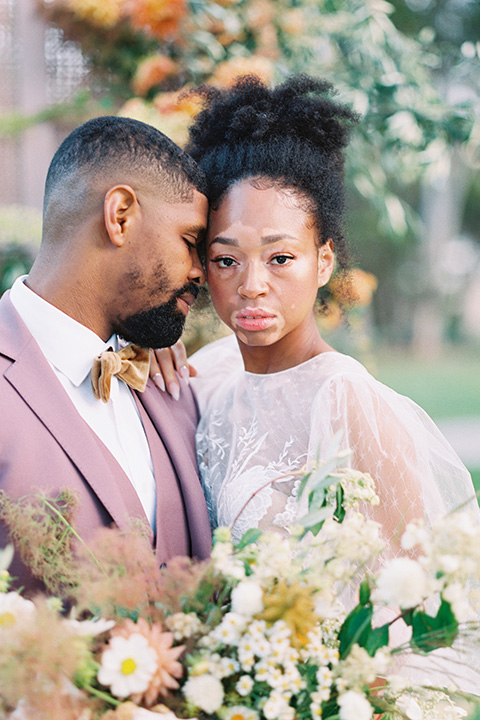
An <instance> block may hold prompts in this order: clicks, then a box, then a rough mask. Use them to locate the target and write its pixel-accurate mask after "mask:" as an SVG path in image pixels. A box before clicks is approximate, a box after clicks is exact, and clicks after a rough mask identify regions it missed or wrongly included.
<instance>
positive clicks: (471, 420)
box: [0, 0, 480, 483]
mask: <svg viewBox="0 0 480 720" xmlns="http://www.w3.org/2000/svg"><path fill="white" fill-rule="evenodd" d="M0 29H1V30H2V33H0V36H1V37H2V38H3V39H2V40H1V41H0V57H1V58H2V61H3V65H4V69H5V72H4V77H3V79H2V80H1V81H0V160H1V164H2V169H3V171H4V172H3V178H2V181H3V194H2V201H1V202H0V291H1V292H3V291H4V290H5V289H6V288H8V287H9V286H10V285H11V283H12V282H13V280H14V278H15V277H16V276H18V275H19V274H21V273H22V272H25V271H26V270H28V268H29V266H30V264H31V262H32V260H33V258H34V256H35V251H36V247H37V246H38V242H39V239H40V207H41V186H42V185H43V179H44V176H45V173H46V169H47V166H48V162H49V160H50V157H51V154H52V153H53V152H54V150H55V148H56V146H57V145H58V143H59V142H60V141H61V139H62V138H63V137H64V136H65V135H66V134H67V133H68V132H69V131H70V130H71V129H72V128H73V127H74V126H75V125H77V124H78V123H79V122H81V121H83V120H85V119H87V118H89V117H92V116H94V115H99V114H106V113H119V114H123V115H128V116H131V117H136V118H138V119H141V120H145V121H146V122H150V123H151V124H153V125H155V126H157V127H158V128H160V129H161V130H162V131H163V132H165V133H166V134H167V135H169V136H171V137H172V138H173V139H174V140H175V141H177V142H178V143H179V144H183V143H184V142H185V139H186V128H187V126H188V123H189V122H190V120H191V118H192V116H193V115H194V114H195V112H196V111H198V108H199V106H198V104H197V102H196V101H195V100H192V98H185V97H183V96H182V92H183V90H184V89H186V88H188V87H191V86H192V85H195V84H198V83H201V82H210V83H214V84H219V85H223V86H225V85H229V84H230V83H231V82H233V80H234V79H235V77H237V76H238V75H239V74H244V73H246V72H251V73H256V74H257V75H259V76H260V77H262V78H263V79H264V80H266V81H269V82H270V81H279V80H281V79H282V78H283V77H285V76H286V75H288V74H290V73H292V72H299V71H305V72H308V73H311V74H313V75H319V76H322V77H325V78H326V79H328V80H330V81H331V82H332V83H333V84H334V86H335V87H336V88H337V90H338V94H339V98H340V99H341V100H343V101H345V102H347V103H349V104H350V105H351V106H353V107H354V108H355V109H356V110H357V111H358V112H360V113H361V115H362V122H361V125H360V127H359V129H358V131H357V132H356V134H355V137H354V139H353V141H352V144H351V146H350V148H349V150H348V158H347V185H348V203H349V226H348V237H349V239H350V242H351V246H352V249H353V252H354V260H355V262H354V265H355V269H354V273H353V276H352V287H351V288H350V290H349V293H348V294H347V295H345V293H346V290H345V288H344V287H342V285H341V283H338V282H337V283H335V282H333V284H332V287H331V288H330V290H329V301H330V309H329V313H328V314H327V315H322V316H319V323H320V324H321V326H322V329H323V331H324V332H325V334H326V336H327V337H328V339H329V340H330V341H331V342H332V344H334V345H335V346H336V347H338V348H339V349H340V350H344V351H346V352H350V353H352V354H353V355H355V356H357V357H358V358H359V359H360V360H362V361H363V362H365V363H366V364H367V366H368V367H369V369H370V370H371V371H372V372H374V374H376V375H377V376H378V377H379V378H380V379H381V380H384V381H385V382H387V383H388V384H390V385H391V386H392V387H394V388H395V389H397V390H399V391H400V392H403V393H405V394H407V395H409V396H410V397H412V398H414V399H415V400H416V401H417V402H419V404H421V405H422V406H423V407H424V408H425V409H426V410H427V412H429V414H431V415H432V416H433V417H434V418H435V419H436V420H438V421H439V422H440V424H441V426H442V427H444V428H445V432H446V433H447V435H449V437H451V439H452V442H454V444H458V450H459V452H460V451H461V454H463V456H464V458H465V460H466V462H468V464H469V466H470V468H471V469H472V471H474V474H475V477H476V478H478V479H479V483H480V426H479V424H476V421H477V419H478V418H480V373H479V367H480V223H479V222H478V221H479V211H478V208H479V207H480V175H479V172H478V168H479V166H480V123H479V120H478V108H479V104H480V41H479V38H480V3H478V2H477V1H476V0H392V1H391V2H385V1H384V0H362V1H360V0H16V2H14V0H2V2H1V3H0ZM39 73H40V74H39ZM42 73H43V74H42ZM8 78H10V80H8ZM40 132H43V133H44V134H43V135H41V134H39V133H40ZM47 132H48V133H49V135H47V134H46V133H47ZM42 138H44V139H46V140H48V142H43V140H42ZM341 301H342V302H343V304H344V306H346V312H345V313H344V312H342V310H341V309H340V308H341ZM345 303H346V305H345ZM345 320H346V322H345ZM222 332H223V330H222V329H221V328H220V327H219V326H218V324H216V323H215V321H214V319H213V315H212V313H211V311H210V310H209V308H208V305H207V304H206V303H205V307H204V308H203V309H202V308H201V309H200V310H199V311H198V312H197V313H195V314H194V315H192V317H191V319H190V320H189V323H188V327H187V331H186V334H185V339H186V342H187V344H188V346H189V348H190V349H195V348H196V347H198V346H200V345H201V344H203V343H204V342H206V341H207V340H208V339H210V338H212V337H214V336H216V335H218V334H220V333H222Z"/></svg>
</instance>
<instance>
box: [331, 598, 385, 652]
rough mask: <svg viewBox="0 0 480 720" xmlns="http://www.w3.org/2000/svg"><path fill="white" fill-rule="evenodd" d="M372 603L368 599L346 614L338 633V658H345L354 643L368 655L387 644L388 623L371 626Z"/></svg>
mask: <svg viewBox="0 0 480 720" xmlns="http://www.w3.org/2000/svg"><path fill="white" fill-rule="evenodd" d="M372 618H373V605H372V603H371V602H370V601H369V600H368V601H367V602H365V603H363V602H362V594H361V596H360V602H359V604H358V605H357V606H356V607H354V608H353V610H352V611H351V612H350V613H349V615H347V617H346V618H345V621H344V623H343V625H342V627H341V630H340V632H339V634H338V638H339V640H340V646H339V652H340V658H341V659H343V658H346V657H347V656H348V654H349V652H350V650H351V649H352V647H353V646H354V645H360V647H363V648H365V650H366V651H367V652H368V654H369V655H370V657H373V656H374V655H375V653H376V652H377V650H379V649H380V648H382V647H385V646H386V645H388V627H389V626H388V624H387V625H381V626H380V627H378V628H372Z"/></svg>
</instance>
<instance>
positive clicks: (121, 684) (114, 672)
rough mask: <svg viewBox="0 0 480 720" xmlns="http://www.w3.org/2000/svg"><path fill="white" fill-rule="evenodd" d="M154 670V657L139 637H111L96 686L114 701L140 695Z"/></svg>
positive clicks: (147, 684)
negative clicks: (112, 697) (101, 686)
mask: <svg viewBox="0 0 480 720" xmlns="http://www.w3.org/2000/svg"><path fill="white" fill-rule="evenodd" d="M156 669H157V662H156V653H155V650H154V649H153V648H151V647H150V645H149V643H148V640H147V639H146V638H144V637H143V636H142V635H140V634H139V633H132V634H131V635H130V636H129V637H127V638H125V637H122V636H120V635H118V636H116V637H113V638H112V639H111V640H110V642H109V644H108V646H107V649H106V650H105V651H104V653H103V655H102V659H101V667H100V670H99V672H98V676H97V677H98V682H99V683H100V684H101V685H105V686H107V687H109V688H110V690H111V692H112V695H115V697H118V698H124V697H128V696H129V695H132V694H134V693H143V692H145V690H146V689H147V688H148V686H149V684H150V680H151V679H152V676H153V674H154V673H155V671H156Z"/></svg>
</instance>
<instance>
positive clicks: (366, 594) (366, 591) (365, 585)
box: [359, 580, 370, 605]
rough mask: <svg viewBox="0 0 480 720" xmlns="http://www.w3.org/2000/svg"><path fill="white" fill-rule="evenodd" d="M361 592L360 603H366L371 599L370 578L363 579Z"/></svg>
mask: <svg viewBox="0 0 480 720" xmlns="http://www.w3.org/2000/svg"><path fill="white" fill-rule="evenodd" d="M359 594H360V597H359V602H360V605H366V604H367V603H368V602H369V601H370V585H369V582H368V580H363V581H362V582H361V583H360V591H359Z"/></svg>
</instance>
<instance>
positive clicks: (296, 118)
mask: <svg viewBox="0 0 480 720" xmlns="http://www.w3.org/2000/svg"><path fill="white" fill-rule="evenodd" d="M195 93H196V94H199V95H200V96H201V97H202V99H203V102H204V106H203V110H202V111H201V112H200V113H199V114H198V115H197V116H196V118H195V120H194V122H193V124H192V126H191V127H190V139H189V143H188V145H187V148H186V150H187V152H189V153H190V155H192V157H193V158H194V159H195V160H196V161H197V162H198V163H199V165H200V166H201V168H202V169H203V171H204V172H205V173H206V175H207V181H208V195H209V200H210V203H211V204H212V207H214V208H215V207H218V205H219V203H220V201H221V199H222V197H223V196H224V195H225V193H226V192H227V191H228V189H229V188H230V187H231V186H232V185H234V184H235V183H236V182H238V181H239V180H242V179H245V178H249V177H251V178H255V179H256V180H257V181H258V182H260V186H262V184H263V185H264V186H268V185H269V184H270V185H271V184H273V185H274V186H276V187H279V188H294V189H295V190H297V192H298V193H299V198H300V202H301V204H302V208H303V209H305V210H307V211H308V212H310V213H311V215H312V216H313V218H314V221H315V226H316V227H317V229H318V237H319V245H321V244H323V243H324V242H326V241H327V240H328V239H329V238H331V239H332V240H333V243H334V247H335V253H336V256H337V261H338V263H339V265H340V267H343V268H345V267H346V266H347V264H348V259H347V258H348V253H347V249H346V245H345V240H344V236H343V229H342V228H343V213H344V205H345V188H344V179H343V166H344V160H343V153H342V151H343V148H344V147H345V146H346V145H347V143H348V139H349V131H350V128H351V126H352V125H353V124H354V123H355V122H356V121H357V119H358V117H357V115H356V114H355V113H354V112H353V111H352V110H350V109H349V108H348V107H346V106H344V105H341V104H340V103H337V102H334V101H333V100H332V99H331V98H330V97H329V96H330V95H331V94H332V93H333V88H332V86H331V85H330V83H328V82H326V81H324V80H320V79H317V78H312V77H309V76H308V75H295V76H292V77H290V78H289V79H288V80H286V81H285V82H284V83H282V84H281V85H279V86H277V87H276V88H269V87H267V86H266V85H265V84H264V83H263V82H261V80H259V79H258V78H257V77H256V76H253V75H245V76H243V77H241V78H239V79H238V80H237V81H236V83H235V84H234V85H233V86H232V87H231V88H227V89H219V88H215V87H211V86H201V87H200V88H198V89H197V90H196V91H195Z"/></svg>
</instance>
